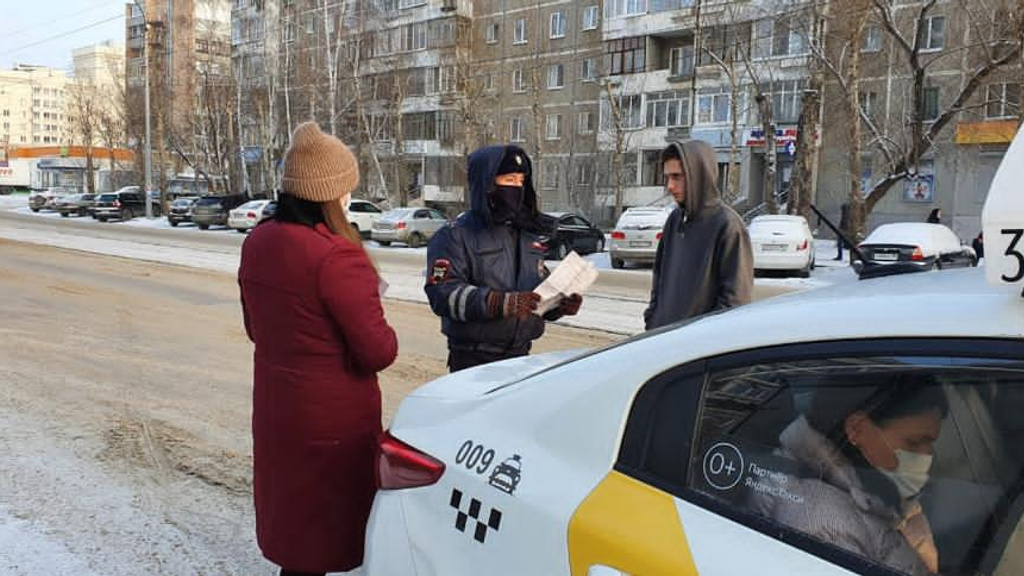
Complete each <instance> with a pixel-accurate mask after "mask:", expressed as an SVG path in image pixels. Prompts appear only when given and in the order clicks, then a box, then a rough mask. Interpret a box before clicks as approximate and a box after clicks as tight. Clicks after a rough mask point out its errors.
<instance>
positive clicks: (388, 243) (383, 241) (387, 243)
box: [377, 240, 391, 248]
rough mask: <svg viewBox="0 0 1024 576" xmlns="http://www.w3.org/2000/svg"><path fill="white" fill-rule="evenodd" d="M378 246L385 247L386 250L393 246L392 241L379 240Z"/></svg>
mask: <svg viewBox="0 0 1024 576" xmlns="http://www.w3.org/2000/svg"><path fill="white" fill-rule="evenodd" d="M377 244H380V245H381V246H384V247H385V248H386V247H388V246H391V241H390V240H377Z"/></svg>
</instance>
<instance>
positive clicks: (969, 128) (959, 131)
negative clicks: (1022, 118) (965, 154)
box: [956, 120, 1017, 145]
mask: <svg viewBox="0 0 1024 576" xmlns="http://www.w3.org/2000/svg"><path fill="white" fill-rule="evenodd" d="M1016 134H1017V121H1016V120H1000V121H998V122H962V123H960V124H957V126H956V143H957V144H961V145H966V144H1009V143H1010V142H1012V141H1013V137H1014V136H1015V135H1016Z"/></svg>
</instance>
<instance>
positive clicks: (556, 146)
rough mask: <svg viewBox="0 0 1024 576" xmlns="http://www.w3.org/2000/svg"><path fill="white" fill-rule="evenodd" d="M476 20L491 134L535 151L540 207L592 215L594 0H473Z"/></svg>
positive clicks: (597, 39)
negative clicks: (574, 210)
mask: <svg viewBox="0 0 1024 576" xmlns="http://www.w3.org/2000/svg"><path fill="white" fill-rule="evenodd" d="M473 21H474V34H473V39H474V47H473V48H474V49H473V56H474V59H475V62H476V65H475V66H474V68H475V69H476V70H477V72H476V75H477V77H478V78H479V79H481V81H482V83H483V91H482V93H481V100H482V103H483V104H484V106H482V107H481V110H484V111H486V113H487V118H486V122H485V125H486V126H487V127H488V131H487V136H488V138H489V139H490V140H491V141H492V142H511V143H514V144H518V145H520V146H522V147H523V148H524V149H525V150H527V152H528V153H529V154H530V155H531V156H532V157H533V159H534V169H535V174H534V184H535V186H536V188H537V191H538V194H539V197H540V205H541V208H542V209H544V210H549V211H559V210H567V209H576V210H582V211H583V212H584V213H586V214H588V215H590V214H591V212H592V210H593V208H594V202H593V199H594V189H595V186H596V179H595V175H596V173H597V172H598V171H599V168H598V166H597V160H598V159H597V127H598V102H599V97H600V94H601V86H600V83H599V81H598V80H599V77H600V74H601V69H600V65H601V46H602V44H601V5H600V2H599V0H592V1H587V0H584V1H553V2H543V3H541V2H536V1H531V0H498V1H495V0H477V1H476V2H475V6H474V19H473Z"/></svg>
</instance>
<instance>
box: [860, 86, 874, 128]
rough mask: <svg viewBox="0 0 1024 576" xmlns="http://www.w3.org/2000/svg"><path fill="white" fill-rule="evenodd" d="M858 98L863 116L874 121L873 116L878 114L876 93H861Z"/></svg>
mask: <svg viewBox="0 0 1024 576" xmlns="http://www.w3.org/2000/svg"><path fill="white" fill-rule="evenodd" d="M859 96H860V108H861V110H863V111H864V115H865V116H867V117H868V118H871V119H872V121H874V117H875V114H877V113H878V92H868V91H863V92H861V93H860V94H859Z"/></svg>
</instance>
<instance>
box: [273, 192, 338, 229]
mask: <svg viewBox="0 0 1024 576" xmlns="http://www.w3.org/2000/svg"><path fill="white" fill-rule="evenodd" d="M274 220H277V221H278V222H288V223H291V224H302V225H303V226H309V227H310V228H312V227H313V226H316V225H317V224H325V223H326V219H325V218H324V210H323V207H322V206H321V205H320V203H319V202H311V201H309V200H303V199H302V198H299V197H297V196H295V195H294V194H288V193H284V192H282V193H281V194H280V195H279V196H278V197H277V211H275V212H274Z"/></svg>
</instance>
